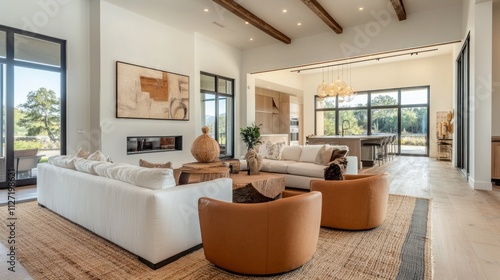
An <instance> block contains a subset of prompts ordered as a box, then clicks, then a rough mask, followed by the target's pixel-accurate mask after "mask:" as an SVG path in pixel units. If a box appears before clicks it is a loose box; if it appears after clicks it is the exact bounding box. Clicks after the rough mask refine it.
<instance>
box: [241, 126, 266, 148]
mask: <svg viewBox="0 0 500 280" xmlns="http://www.w3.org/2000/svg"><path fill="white" fill-rule="evenodd" d="M261 126H262V124H259V125H256V124H255V123H252V125H251V126H247V127H245V128H240V135H241V137H243V139H242V140H243V142H244V143H245V144H246V145H247V147H248V149H249V150H250V149H253V147H255V145H257V144H262V141H260V140H261V138H260V127H261Z"/></svg>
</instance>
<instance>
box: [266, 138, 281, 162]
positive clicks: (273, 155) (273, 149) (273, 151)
mask: <svg viewBox="0 0 500 280" xmlns="http://www.w3.org/2000/svg"><path fill="white" fill-rule="evenodd" d="M268 143H269V142H268ZM284 147H285V142H278V143H274V144H271V145H270V146H269V148H268V149H267V151H266V155H265V156H264V158H267V159H280V155H281V151H283V148H284Z"/></svg>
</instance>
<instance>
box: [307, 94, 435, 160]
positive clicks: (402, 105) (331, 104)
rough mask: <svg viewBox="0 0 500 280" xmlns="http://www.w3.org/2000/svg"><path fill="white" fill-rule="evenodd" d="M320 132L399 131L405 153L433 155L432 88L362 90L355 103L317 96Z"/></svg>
mask: <svg viewBox="0 0 500 280" xmlns="http://www.w3.org/2000/svg"><path fill="white" fill-rule="evenodd" d="M315 98H316V100H315V104H316V108H315V110H316V114H315V115H316V119H315V124H316V135H342V134H345V135H377V134H396V135H397V139H396V140H397V141H396V143H397V151H396V153H399V154H403V155H425V156H428V155H429V127H428V126H429V87H428V86H425V87H412V88H400V89H390V90H377V91H367V92H361V93H358V94H357V95H356V96H355V98H354V99H353V100H352V101H351V102H344V103H338V100H337V98H336V97H325V98H320V97H318V96H316V97H315Z"/></svg>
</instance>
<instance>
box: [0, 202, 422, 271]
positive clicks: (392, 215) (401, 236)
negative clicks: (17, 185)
mask: <svg viewBox="0 0 500 280" xmlns="http://www.w3.org/2000/svg"><path fill="white" fill-rule="evenodd" d="M429 208H430V201H429V200H427V199H419V198H414V197H408V196H395V195H391V196H390V198H389V207H388V215H387V218H386V221H385V222H384V224H383V225H382V226H380V227H378V228H376V229H373V230H368V231H340V230H332V229H326V228H322V229H321V231H320V237H319V242H318V247H317V251H316V253H315V254H314V256H313V258H312V259H311V260H310V261H309V262H307V263H306V264H305V265H303V266H302V267H300V268H298V269H296V270H294V271H291V272H289V273H285V274H281V275H275V276H272V277H265V279H432V261H431V242H430V219H429V213H430V209H429ZM16 216H17V227H16V245H17V247H16V248H17V252H16V254H17V256H18V260H19V261H20V263H21V264H23V266H24V267H25V268H26V270H27V271H28V272H29V273H30V275H32V276H33V278H35V279H249V278H252V279H253V278H259V277H248V276H241V275H235V274H231V273H228V272H226V271H224V270H221V269H219V268H217V267H215V266H214V265H212V264H211V263H210V262H208V261H207V260H206V259H205V257H204V255H203V249H200V250H198V251H195V252H193V253H191V254H189V255H186V256H184V257H183V258H181V259H179V260H177V261H175V262H173V263H170V264H168V265H166V266H164V267H162V268H160V269H158V270H152V269H150V268H149V267H147V266H146V265H144V264H142V263H141V262H139V261H138V260H137V258H136V256H134V255H132V254H131V253H129V252H127V251H125V250H123V249H121V248H120V247H118V246H116V245H114V244H112V243H110V242H108V241H106V240H104V239H102V238H100V237H99V236H97V235H95V234H93V233H92V232H90V231H88V230H86V229H84V228H82V227H80V226H78V225H76V224H74V223H72V222H70V221H68V220H66V219H64V218H62V217H60V216H58V215H57V214H54V213H53V212H51V211H50V210H48V209H46V208H42V207H39V206H38V205H37V203H36V202H27V203H22V204H17V205H16ZM0 217H1V219H2V221H7V209H6V207H0ZM131 222H132V221H131ZM0 236H3V238H1V240H0V241H1V242H3V243H4V245H6V246H7V244H6V243H7V239H6V238H5V237H6V236H8V232H7V227H5V226H2V227H0ZM237 257H238V256H235V258H237ZM2 259H3V257H2ZM14 274H15V273H13V275H12V276H13V278H12V279H15V275H14Z"/></svg>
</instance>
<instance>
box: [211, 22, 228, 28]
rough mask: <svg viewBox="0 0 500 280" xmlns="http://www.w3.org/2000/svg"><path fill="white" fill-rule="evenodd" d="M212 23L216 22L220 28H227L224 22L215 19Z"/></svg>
mask: <svg viewBox="0 0 500 280" xmlns="http://www.w3.org/2000/svg"><path fill="white" fill-rule="evenodd" d="M212 23H213V24H215V25H217V26H218V27H220V28H226V26H225V25H224V24H222V23H220V22H217V21H214V22H212Z"/></svg>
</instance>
